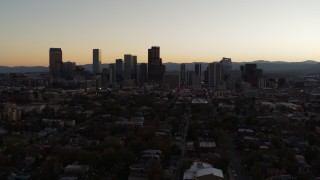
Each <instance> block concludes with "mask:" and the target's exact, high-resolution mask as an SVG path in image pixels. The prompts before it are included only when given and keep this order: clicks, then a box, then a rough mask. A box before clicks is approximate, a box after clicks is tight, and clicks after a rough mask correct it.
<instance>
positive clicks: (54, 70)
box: [49, 48, 63, 77]
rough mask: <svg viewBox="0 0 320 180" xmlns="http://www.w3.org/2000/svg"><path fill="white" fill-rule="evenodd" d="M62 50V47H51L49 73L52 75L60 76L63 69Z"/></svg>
mask: <svg viewBox="0 0 320 180" xmlns="http://www.w3.org/2000/svg"><path fill="white" fill-rule="evenodd" d="M62 66H63V62H62V50H61V48H50V49H49V74H50V75H51V76H52V77H58V76H60V72H61V70H62Z"/></svg>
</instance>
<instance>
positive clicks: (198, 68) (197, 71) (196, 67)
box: [194, 63, 202, 77]
mask: <svg viewBox="0 0 320 180" xmlns="http://www.w3.org/2000/svg"><path fill="white" fill-rule="evenodd" d="M194 73H195V75H196V76H200V77H201V76H202V69H201V64H200V63H195V64H194Z"/></svg>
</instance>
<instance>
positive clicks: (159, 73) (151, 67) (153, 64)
mask: <svg viewBox="0 0 320 180" xmlns="http://www.w3.org/2000/svg"><path fill="white" fill-rule="evenodd" d="M164 71H165V67H164V66H163V65H162V59H161V58H160V47H157V46H152V47H151V49H148V75H149V77H148V79H149V80H150V81H158V82H161V81H162V79H163V73H164Z"/></svg>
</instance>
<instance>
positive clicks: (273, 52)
mask: <svg viewBox="0 0 320 180" xmlns="http://www.w3.org/2000/svg"><path fill="white" fill-rule="evenodd" d="M0 24H1V26H0V66H35V65H39V66H48V62H49V48H51V47H55V48H62V51H63V61H74V62H76V63H77V64H90V63H92V49H95V48H98V49H101V51H102V63H114V61H115V59H117V58H123V55H124V54H133V55H137V56H138V62H147V58H148V57H147V50H148V48H150V47H151V46H160V53H161V57H162V60H163V62H178V63H181V62H196V61H197V62H213V61H219V60H220V59H221V58H222V57H230V58H232V60H233V61H255V60H269V61H304V60H316V61H320V1H319V0H54V1H52V0H0Z"/></svg>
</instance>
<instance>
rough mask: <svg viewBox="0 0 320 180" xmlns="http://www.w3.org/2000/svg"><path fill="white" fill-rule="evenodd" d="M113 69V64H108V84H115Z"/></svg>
mask: <svg viewBox="0 0 320 180" xmlns="http://www.w3.org/2000/svg"><path fill="white" fill-rule="evenodd" d="M115 74H116V73H115V67H114V64H109V83H110V84H113V83H114V82H115Z"/></svg>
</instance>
